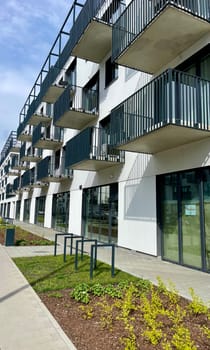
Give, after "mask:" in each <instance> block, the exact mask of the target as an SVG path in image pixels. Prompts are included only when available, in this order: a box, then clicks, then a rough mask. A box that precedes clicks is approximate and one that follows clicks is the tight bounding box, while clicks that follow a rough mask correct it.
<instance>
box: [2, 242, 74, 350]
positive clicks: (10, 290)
mask: <svg viewBox="0 0 210 350" xmlns="http://www.w3.org/2000/svg"><path fill="white" fill-rule="evenodd" d="M43 248H45V247H43ZM29 249H30V248H29ZM0 281H1V282H0V349H1V350H29V349H30V350H76V348H75V347H74V345H73V344H72V343H71V341H70V340H69V339H68V337H67V336H66V335H65V333H64V332H63V331H62V329H61V328H60V326H59V325H58V323H57V322H56V320H55V319H54V318H53V317H52V315H51V314H50V312H49V311H48V310H47V308H46V307H45V305H44V304H43V303H42V302H41V300H40V299H39V297H38V296H37V295H36V293H35V292H34V290H33V289H32V288H31V286H30V285H29V284H28V282H27V281H26V279H25V278H24V277H23V275H22V274H21V273H20V271H19V270H18V268H17V267H16V265H15V264H14V263H13V261H12V260H11V259H10V257H9V255H8V254H7V248H6V247H3V246H1V245H0Z"/></svg>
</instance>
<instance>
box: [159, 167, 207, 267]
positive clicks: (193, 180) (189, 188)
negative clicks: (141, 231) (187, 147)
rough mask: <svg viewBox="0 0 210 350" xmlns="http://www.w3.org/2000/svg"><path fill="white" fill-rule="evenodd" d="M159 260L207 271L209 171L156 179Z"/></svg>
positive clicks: (185, 172)
mask: <svg viewBox="0 0 210 350" xmlns="http://www.w3.org/2000/svg"><path fill="white" fill-rule="evenodd" d="M157 186H158V187H157V189H158V209H159V210H158V211H159V225H160V230H161V233H162V257H163V259H165V260H169V261H172V262H176V263H178V264H181V265H185V266H190V267H194V268H198V269H201V270H203V271H210V168H203V169H202V168H201V169H195V170H189V171H184V172H178V173H172V174H167V175H161V176H158V179H157Z"/></svg>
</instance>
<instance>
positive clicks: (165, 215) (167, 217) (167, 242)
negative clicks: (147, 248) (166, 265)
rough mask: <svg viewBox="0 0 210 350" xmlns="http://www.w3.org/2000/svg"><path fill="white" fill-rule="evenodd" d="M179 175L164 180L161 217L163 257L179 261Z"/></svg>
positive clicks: (167, 176) (171, 175) (169, 176)
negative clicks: (177, 186)
mask: <svg viewBox="0 0 210 350" xmlns="http://www.w3.org/2000/svg"><path fill="white" fill-rule="evenodd" d="M176 185H177V175H176V174H169V175H166V176H165V177H164V179H163V190H162V193H161V195H162V200H161V208H162V210H161V216H162V227H163V232H164V236H163V257H164V258H165V259H168V260H171V261H174V262H178V261H179V245H178V220H177V218H178V202H177V188H176Z"/></svg>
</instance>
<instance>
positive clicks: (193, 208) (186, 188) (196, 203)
mask: <svg viewBox="0 0 210 350" xmlns="http://www.w3.org/2000/svg"><path fill="white" fill-rule="evenodd" d="M180 180H181V208H182V260H183V264H185V265H189V266H194V267H197V268H201V267H202V259H201V229H200V195H199V181H198V176H197V173H196V172H195V171H190V172H185V173H182V174H180Z"/></svg>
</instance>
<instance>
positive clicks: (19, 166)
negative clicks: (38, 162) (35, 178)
mask: <svg viewBox="0 0 210 350" xmlns="http://www.w3.org/2000/svg"><path fill="white" fill-rule="evenodd" d="M28 168H29V164H27V163H26V162H20V161H19V156H18V155H14V156H13V157H12V160H11V169H12V170H19V171H20V170H27V169H28Z"/></svg>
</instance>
